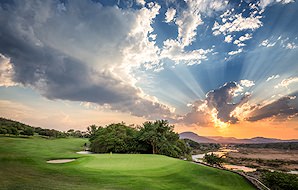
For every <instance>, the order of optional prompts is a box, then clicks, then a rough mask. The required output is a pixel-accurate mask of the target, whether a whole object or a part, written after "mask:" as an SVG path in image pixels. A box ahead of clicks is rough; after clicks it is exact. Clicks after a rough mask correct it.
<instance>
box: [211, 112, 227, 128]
mask: <svg viewBox="0 0 298 190" xmlns="http://www.w3.org/2000/svg"><path fill="white" fill-rule="evenodd" d="M217 113H218V111H217V110H216V109H215V108H214V109H213V110H212V111H211V118H212V122H213V123H214V127H216V128H219V129H220V130H225V129H227V128H228V127H229V126H230V123H225V122H223V121H221V120H220V119H218V118H217Z"/></svg>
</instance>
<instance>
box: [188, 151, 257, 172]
mask: <svg viewBox="0 0 298 190" xmlns="http://www.w3.org/2000/svg"><path fill="white" fill-rule="evenodd" d="M228 152H238V150H236V149H230V148H227V147H222V148H220V149H219V150H218V151H215V152H207V153H206V154H211V153H213V154H215V155H217V156H219V157H223V158H225V156H226V154H227V153H228ZM204 156H205V154H196V155H192V159H193V160H194V161H196V162H202V160H203V158H204ZM223 167H225V168H227V169H230V170H241V171H244V172H254V171H256V169H254V168H249V167H246V166H238V165H231V164H224V165H223Z"/></svg>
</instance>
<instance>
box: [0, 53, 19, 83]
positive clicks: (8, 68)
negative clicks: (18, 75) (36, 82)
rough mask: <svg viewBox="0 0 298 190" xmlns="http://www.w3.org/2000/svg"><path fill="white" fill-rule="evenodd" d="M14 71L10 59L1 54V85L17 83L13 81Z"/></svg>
mask: <svg viewBox="0 0 298 190" xmlns="http://www.w3.org/2000/svg"><path fill="white" fill-rule="evenodd" d="M14 73H15V72H14V69H13V65H12V64H11V63H10V59H9V58H7V57H5V56H4V55H2V54H0V86H5V87H8V86H15V85H17V83H15V82H14V81H13V77H14Z"/></svg>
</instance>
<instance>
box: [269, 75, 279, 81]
mask: <svg viewBox="0 0 298 190" xmlns="http://www.w3.org/2000/svg"><path fill="white" fill-rule="evenodd" d="M279 77H280V76H279V75H272V76H270V77H268V78H267V80H266V81H267V82H268V81H270V80H273V79H277V78H279Z"/></svg>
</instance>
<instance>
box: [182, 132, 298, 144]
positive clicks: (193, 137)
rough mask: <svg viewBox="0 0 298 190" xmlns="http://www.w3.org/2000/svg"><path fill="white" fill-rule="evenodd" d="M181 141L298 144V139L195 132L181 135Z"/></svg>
mask: <svg viewBox="0 0 298 190" xmlns="http://www.w3.org/2000/svg"><path fill="white" fill-rule="evenodd" d="M179 136H180V138H181V139H190V140H193V141H195V142H198V143H224V144H261V143H281V142H298V139H290V140H281V139H275V138H265V137H254V138H250V139H249V138H247V139H237V138H235V137H221V136H208V137H204V136H199V135H198V134H196V133H193V132H183V133H180V134H179Z"/></svg>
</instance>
